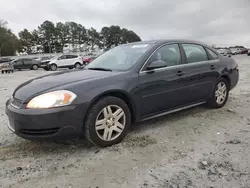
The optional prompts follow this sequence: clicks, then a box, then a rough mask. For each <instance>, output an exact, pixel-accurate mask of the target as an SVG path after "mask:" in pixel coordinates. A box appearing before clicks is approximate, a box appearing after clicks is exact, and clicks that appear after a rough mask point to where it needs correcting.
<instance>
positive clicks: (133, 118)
mask: <svg viewBox="0 0 250 188" xmlns="http://www.w3.org/2000/svg"><path fill="white" fill-rule="evenodd" d="M107 96H113V97H117V98H120V99H122V100H123V101H124V102H125V103H126V104H127V105H128V108H129V110H130V113H131V122H132V123H133V122H135V121H136V117H137V113H136V105H135V103H134V101H133V99H132V98H131V97H130V96H129V94H128V93H127V92H124V91H122V90H117V89H114V90H109V91H105V92H103V93H101V94H99V95H97V96H96V97H94V98H93V99H92V101H91V102H90V104H89V106H88V110H87V113H88V111H89V110H90V108H91V107H92V106H93V104H95V103H96V102H97V101H98V100H100V99H101V98H104V97H107Z"/></svg>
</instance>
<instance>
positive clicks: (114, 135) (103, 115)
mask: <svg viewBox="0 0 250 188" xmlns="http://www.w3.org/2000/svg"><path fill="white" fill-rule="evenodd" d="M130 124H131V114H130V110H129V108H128V106H127V104H126V103H125V102H124V101H123V100H121V99H120V98H117V97H111V96H108V97H104V98H102V99H100V100H99V101H97V102H96V103H95V104H94V105H93V106H92V107H91V109H90V110H89V112H88V114H87V117H86V121H85V127H84V129H85V131H84V133H85V136H86V138H87V139H88V140H89V141H90V142H91V143H93V144H95V145H98V146H101V147H107V146H111V145H114V144H117V143H119V142H121V141H122V139H123V138H124V137H125V136H126V134H127V131H128V129H129V127H130Z"/></svg>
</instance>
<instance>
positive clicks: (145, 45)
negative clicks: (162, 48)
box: [132, 44, 148, 48]
mask: <svg viewBox="0 0 250 188" xmlns="http://www.w3.org/2000/svg"><path fill="white" fill-rule="evenodd" d="M147 46H148V44H137V45H134V46H132V48H146V47H147Z"/></svg>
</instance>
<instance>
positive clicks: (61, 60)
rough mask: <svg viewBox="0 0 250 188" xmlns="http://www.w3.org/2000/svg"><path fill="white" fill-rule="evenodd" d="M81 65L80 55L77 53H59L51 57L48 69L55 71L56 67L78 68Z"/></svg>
mask: <svg viewBox="0 0 250 188" xmlns="http://www.w3.org/2000/svg"><path fill="white" fill-rule="evenodd" d="M82 65H83V61H82V57H80V56H79V55H73V54H72V55H69V54H67V55H60V56H56V57H54V58H52V59H51V60H50V62H49V63H48V68H49V70H52V71H56V70H57V68H69V69H73V68H80V67H81V66H82Z"/></svg>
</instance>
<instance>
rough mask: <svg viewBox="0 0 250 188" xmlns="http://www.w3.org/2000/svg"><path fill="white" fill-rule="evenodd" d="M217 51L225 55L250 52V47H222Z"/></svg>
mask: <svg viewBox="0 0 250 188" xmlns="http://www.w3.org/2000/svg"><path fill="white" fill-rule="evenodd" d="M217 52H218V53H220V54H222V55H224V56H231V55H238V54H249V55H250V53H249V49H247V48H220V49H217Z"/></svg>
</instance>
